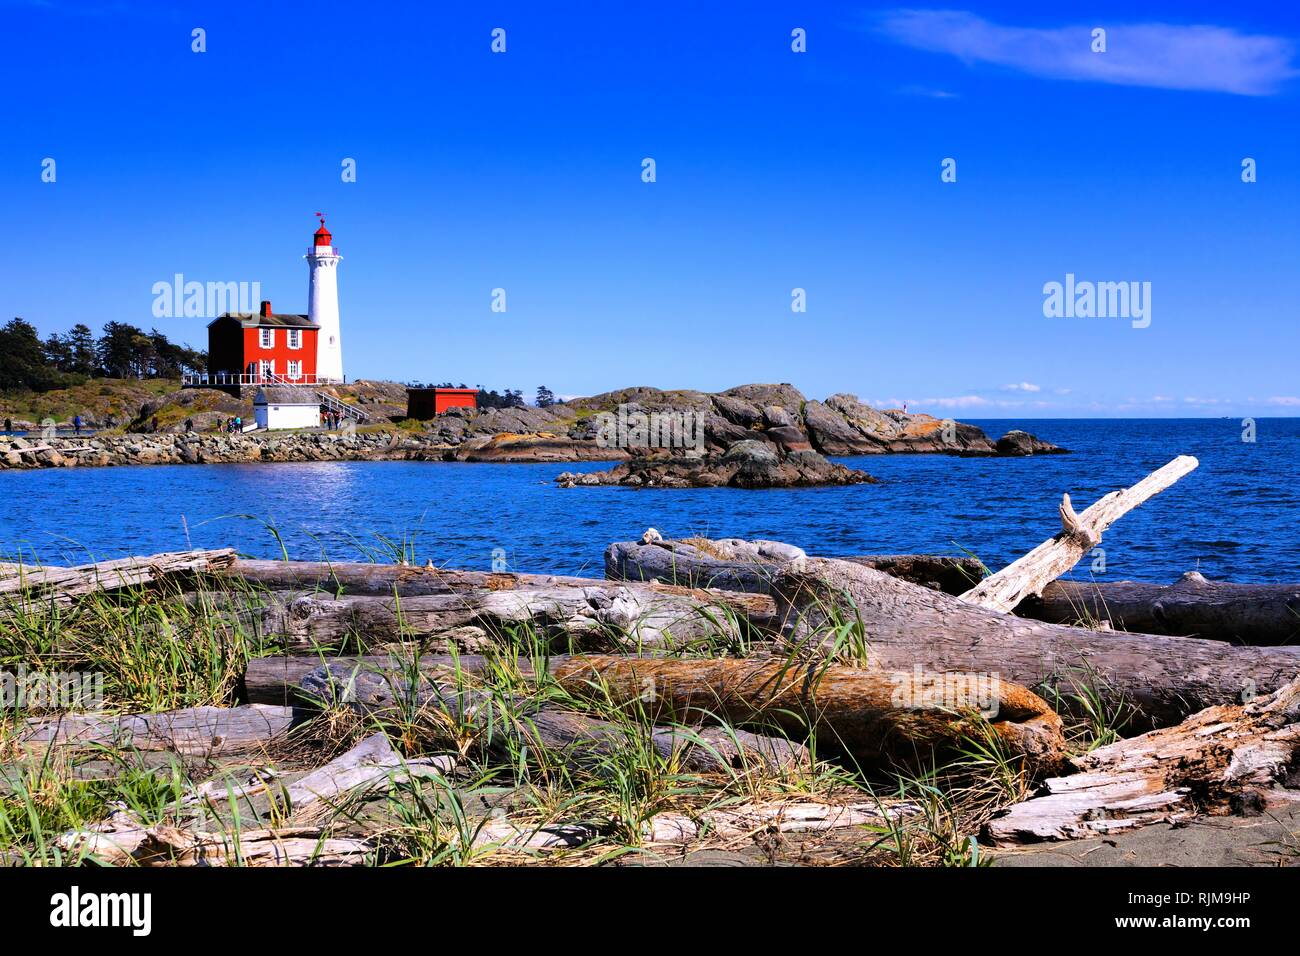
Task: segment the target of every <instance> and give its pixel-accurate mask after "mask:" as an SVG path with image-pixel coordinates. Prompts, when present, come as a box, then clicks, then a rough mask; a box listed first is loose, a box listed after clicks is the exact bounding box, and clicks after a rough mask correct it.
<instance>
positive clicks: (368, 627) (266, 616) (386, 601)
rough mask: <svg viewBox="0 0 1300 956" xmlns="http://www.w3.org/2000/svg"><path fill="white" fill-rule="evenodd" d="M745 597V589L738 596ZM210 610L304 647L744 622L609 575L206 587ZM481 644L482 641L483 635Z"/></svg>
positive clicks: (708, 600) (574, 637) (629, 633)
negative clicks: (566, 580)
mask: <svg viewBox="0 0 1300 956" xmlns="http://www.w3.org/2000/svg"><path fill="white" fill-rule="evenodd" d="M739 597H741V598H743V599H745V600H746V601H747V602H748V603H750V604H754V605H758V604H763V605H764V608H757V607H756V611H761V610H764V609H767V610H768V615H769V616H768V622H767V623H768V626H771V621H770V608H771V607H772V605H771V604H770V602H763V601H753V600H752V598H753V597H754V596H753V595H740V596H739ZM194 600H202V601H204V602H205V603H207V604H209V605H210V606H212V607H214V608H216V609H217V610H218V611H221V610H231V611H233V612H234V613H235V614H237V615H239V616H240V617H242V618H244V619H246V620H249V621H250V622H251V623H252V625H253V626H254V628H255V629H256V630H257V632H258V633H259V634H261V635H262V636H263V637H264V638H269V639H274V640H277V641H280V642H282V643H283V644H284V646H285V647H286V648H288V649H292V650H300V651H304V652H311V651H314V650H316V649H318V648H322V647H325V648H329V647H337V646H340V645H342V644H345V643H348V642H350V641H354V639H357V638H360V639H361V642H362V643H363V644H367V645H371V646H373V645H375V644H379V643H389V642H403V641H413V640H427V639H429V638H437V637H440V636H443V635H446V634H447V633H448V632H450V631H454V630H457V629H461V628H469V627H476V628H479V629H480V630H482V631H484V632H486V633H490V634H496V635H501V634H503V633H504V632H505V630H506V629H508V628H511V627H515V626H519V625H530V626H532V627H534V628H535V629H536V630H537V631H538V632H539V634H540V635H541V636H543V637H545V638H547V639H548V640H550V641H551V642H553V643H556V644H558V645H559V646H561V647H565V648H567V647H569V646H577V647H580V648H583V647H585V648H593V647H595V648H610V647H620V648H636V647H679V646H684V645H687V644H690V643H691V642H693V641H698V640H715V639H721V640H724V641H727V640H730V641H739V640H740V639H741V638H742V637H743V631H744V629H745V627H746V623H745V621H742V619H740V618H738V617H737V616H736V615H735V614H734V613H733V612H732V611H731V609H730V608H728V607H727V606H724V605H721V604H719V603H717V602H716V601H715V600H714V599H713V598H712V597H711V596H710V595H709V594H706V593H703V592H685V593H680V594H674V593H665V592H663V591H658V590H653V589H649V588H638V587H630V586H627V585H621V584H611V583H609V582H604V581H601V582H594V583H593V584H592V585H591V586H585V587H568V586H564V587H553V588H546V589H542V588H537V589H531V590H522V589H521V590H503V591H492V590H476V591H467V592H462V593H455V594H429V595H418V596H413V597H379V596H372V595H343V596H339V597H332V596H330V595H327V594H323V593H295V592H281V591H272V592H262V593H259V594H252V595H250V594H241V593H235V594H231V595H210V594H207V593H204V594H202V595H200V596H198V597H196V598H194ZM484 643H486V642H484Z"/></svg>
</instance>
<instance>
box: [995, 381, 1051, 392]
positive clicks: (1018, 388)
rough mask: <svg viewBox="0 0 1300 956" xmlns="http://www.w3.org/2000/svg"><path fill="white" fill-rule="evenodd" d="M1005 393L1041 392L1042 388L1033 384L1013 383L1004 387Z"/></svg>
mask: <svg viewBox="0 0 1300 956" xmlns="http://www.w3.org/2000/svg"><path fill="white" fill-rule="evenodd" d="M1002 391H1004V392H1041V391H1042V388H1041V387H1040V386H1038V385H1035V384H1033V383H1032V382H1013V383H1012V384H1010V385H1003V386H1002Z"/></svg>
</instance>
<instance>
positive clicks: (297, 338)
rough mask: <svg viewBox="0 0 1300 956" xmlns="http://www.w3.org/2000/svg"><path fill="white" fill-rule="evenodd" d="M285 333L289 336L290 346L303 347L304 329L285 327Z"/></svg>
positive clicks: (292, 347)
mask: <svg viewBox="0 0 1300 956" xmlns="http://www.w3.org/2000/svg"><path fill="white" fill-rule="evenodd" d="M284 334H285V336H286V337H287V338H288V341H289V348H291V349H300V348H302V329H285V332H284Z"/></svg>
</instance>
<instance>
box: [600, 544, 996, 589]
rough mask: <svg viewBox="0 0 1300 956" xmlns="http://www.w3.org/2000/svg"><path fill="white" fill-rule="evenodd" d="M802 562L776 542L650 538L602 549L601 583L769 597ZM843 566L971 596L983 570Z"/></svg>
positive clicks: (937, 562)
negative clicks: (781, 571)
mask: <svg viewBox="0 0 1300 956" xmlns="http://www.w3.org/2000/svg"><path fill="white" fill-rule="evenodd" d="M801 556H804V552H803V551H802V550H801V549H800V548H796V547H794V546H792V545H788V544H781V543H780V542H777V541H743V540H740V539H738V538H720V539H716V540H710V539H704V538H688V539H686V540H684V541H666V540H663V539H656V538H655V537H654V536H653V535H651V536H649V540H646V541H618V542H615V543H614V544H611V545H610V546H609V547H608V548H606V549H605V577H607V578H609V579H610V580H612V581H636V582H661V583H664V584H676V585H683V586H686V587H697V588H721V589H726V590H730V591H748V592H752V593H755V594H768V593H770V591H771V586H772V578H773V576H774V574H775V572H776V569H777V568H778V567H780V566H781V565H782V564H784V563H785V562H787V561H791V560H793V559H795V558H797V557H801ZM843 560H845V561H854V562H856V563H858V564H863V565H865V566H867V567H869V568H876V569H877V570H879V571H884V572H885V573H886V574H890V575H893V576H894V577H897V578H902V579H903V580H905V581H911V582H912V583H913V584H922V585H925V586H926V587H934V588H936V589H938V590H942V591H946V592H947V593H949V594H961V593H963V592H964V591H967V590H969V588H970V586H971V585H972V584H974V583H975V582H976V581H978V580H979V579H980V576H981V575H982V573H983V566H982V565H981V564H980V563H979V562H978V561H976V560H974V559H973V558H950V557H946V556H944V555H934V554H868V555H860V556H856V557H846V558H844V559H843Z"/></svg>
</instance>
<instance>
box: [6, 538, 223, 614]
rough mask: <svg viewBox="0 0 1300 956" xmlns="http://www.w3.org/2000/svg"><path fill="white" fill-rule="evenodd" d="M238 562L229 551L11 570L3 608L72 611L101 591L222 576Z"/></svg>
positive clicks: (171, 554) (7, 578) (14, 566)
mask: <svg viewBox="0 0 1300 956" xmlns="http://www.w3.org/2000/svg"><path fill="white" fill-rule="evenodd" d="M234 563H235V552H234V551H233V550H231V549H229V548H224V549H221V550H217V551H178V552H174V553H167V554H155V555H151V556H149V557H143V558H121V559H119V560H116V561H101V562H99V563H98V564H85V565H79V566H77V567H73V568H40V567H37V568H28V567H22V566H18V565H9V566H7V568H8V570H7V572H6V573H5V574H3V575H0V606H2V605H4V604H10V605H12V604H20V605H25V606H37V605H46V606H57V607H67V606H69V605H71V604H72V603H73V602H75V601H77V600H78V599H80V598H83V597H85V596H86V595H88V594H93V593H95V592H96V591H113V590H118V589H121V588H128V587H136V586H139V585H143V584H152V583H155V582H158V581H161V580H163V579H164V578H169V577H181V576H187V577H188V576H192V575H194V574H205V573H215V572H219V571H221V570H223V569H225V568H228V567H230V566H231V565H233V564H234Z"/></svg>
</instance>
